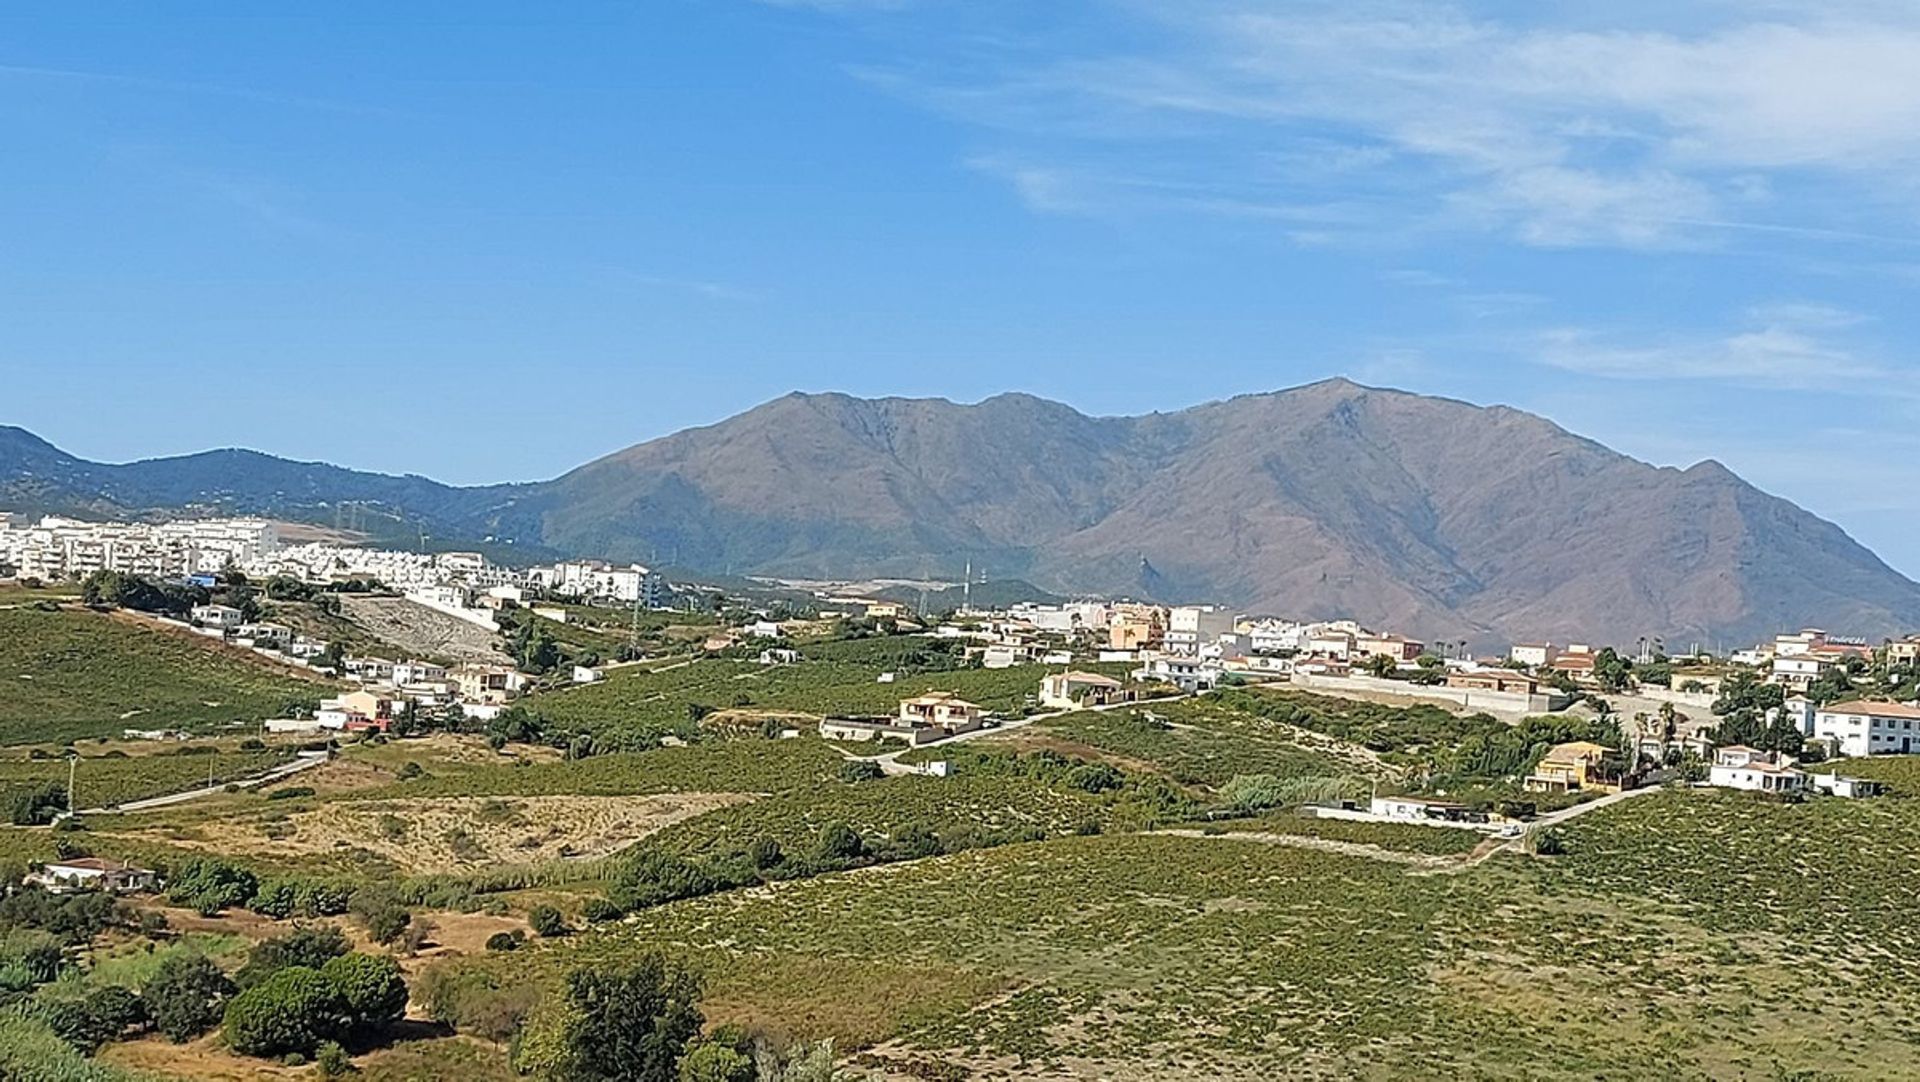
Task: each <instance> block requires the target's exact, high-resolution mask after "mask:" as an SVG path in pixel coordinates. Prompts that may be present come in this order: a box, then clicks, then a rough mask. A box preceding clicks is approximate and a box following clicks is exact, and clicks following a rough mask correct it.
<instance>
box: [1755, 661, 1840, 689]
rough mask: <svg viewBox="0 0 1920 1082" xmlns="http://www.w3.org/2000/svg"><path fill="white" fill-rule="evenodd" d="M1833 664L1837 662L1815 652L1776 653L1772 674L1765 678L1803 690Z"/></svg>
mask: <svg viewBox="0 0 1920 1082" xmlns="http://www.w3.org/2000/svg"><path fill="white" fill-rule="evenodd" d="M1835 664H1837V662H1835V661H1834V659H1832V658H1829V657H1823V656H1820V655H1817V654H1806V653H1801V654H1777V655H1775V656H1774V659H1773V675H1771V676H1770V677H1768V678H1767V682H1768V683H1770V684H1779V685H1780V686H1781V687H1785V688H1791V689H1793V690H1794V691H1805V690H1807V689H1808V688H1809V687H1812V686H1813V682H1814V681H1816V680H1818V679H1820V677H1821V676H1823V675H1825V674H1826V672H1827V670H1829V669H1831V668H1833V667H1834V665H1835Z"/></svg>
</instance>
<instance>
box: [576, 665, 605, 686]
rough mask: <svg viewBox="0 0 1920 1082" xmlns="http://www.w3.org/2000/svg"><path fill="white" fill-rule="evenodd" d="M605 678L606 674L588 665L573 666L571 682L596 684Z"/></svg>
mask: <svg viewBox="0 0 1920 1082" xmlns="http://www.w3.org/2000/svg"><path fill="white" fill-rule="evenodd" d="M606 678H607V674H606V673H604V672H601V671H600V670H599V669H596V668H593V667H592V666H590V665H575V666H574V667H573V682H574V683H576V684H597V683H599V682H600V681H602V680H605V679H606Z"/></svg>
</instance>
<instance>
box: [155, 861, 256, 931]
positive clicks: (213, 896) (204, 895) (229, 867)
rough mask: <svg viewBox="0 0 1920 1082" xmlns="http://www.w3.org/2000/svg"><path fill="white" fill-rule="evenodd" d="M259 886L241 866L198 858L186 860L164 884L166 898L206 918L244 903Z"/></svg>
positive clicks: (251, 875)
mask: <svg viewBox="0 0 1920 1082" xmlns="http://www.w3.org/2000/svg"><path fill="white" fill-rule="evenodd" d="M259 888H260V881H259V880H258V879H256V878H255V877H254V874H253V873H252V872H250V871H248V870H246V869H245V868H242V867H240V866H239V865H237V864H231V863H228V862H227V861H224V860H216V859H213V858H209V857H202V858H196V859H194V860H189V861H187V862H186V863H185V864H182V865H181V866H180V867H179V868H178V869H176V870H175V871H174V873H173V878H172V880H171V881H169V882H168V884H167V897H168V898H169V899H171V900H172V901H174V902H177V903H179V904H180V905H185V906H191V907H192V908H194V909H197V910H199V911H200V913H201V914H202V915H205V916H209V917H210V916H213V915H214V914H216V913H218V912H220V911H221V910H222V909H226V908H228V907H230V906H241V905H245V904H247V903H248V902H249V901H252V900H253V895H254V892H255V891H257V890H259Z"/></svg>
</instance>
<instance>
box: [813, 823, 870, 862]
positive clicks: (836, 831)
mask: <svg viewBox="0 0 1920 1082" xmlns="http://www.w3.org/2000/svg"><path fill="white" fill-rule="evenodd" d="M864 852H866V843H865V842H862V841H861V840H860V834H859V832H857V831H855V830H854V829H853V828H852V827H850V826H848V825H847V824H845V823H828V824H827V825H826V826H824V827H822V828H820V836H819V837H818V838H816V839H815V840H814V844H813V856H814V859H816V860H819V861H821V862H823V863H835V862H843V861H849V860H858V859H859V858H860V855H861V854H862V853H864Z"/></svg>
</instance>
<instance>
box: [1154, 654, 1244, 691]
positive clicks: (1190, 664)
mask: <svg viewBox="0 0 1920 1082" xmlns="http://www.w3.org/2000/svg"><path fill="white" fill-rule="evenodd" d="M1222 672H1224V670H1223V669H1222V668H1221V666H1220V663H1219V662H1218V661H1209V660H1205V659H1202V658H1191V657H1174V656H1172V655H1169V654H1160V655H1157V656H1155V657H1151V658H1149V659H1147V663H1146V664H1145V665H1142V666H1141V667H1140V668H1138V669H1135V670H1134V671H1133V678H1134V679H1135V680H1137V681H1142V682H1148V681H1157V682H1159V683H1163V684H1172V685H1173V686H1174V687H1177V688H1179V689H1180V690H1181V691H1186V692H1198V691H1211V690H1212V689H1213V688H1214V687H1216V686H1218V685H1219V683H1220V676H1221V674H1222Z"/></svg>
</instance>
